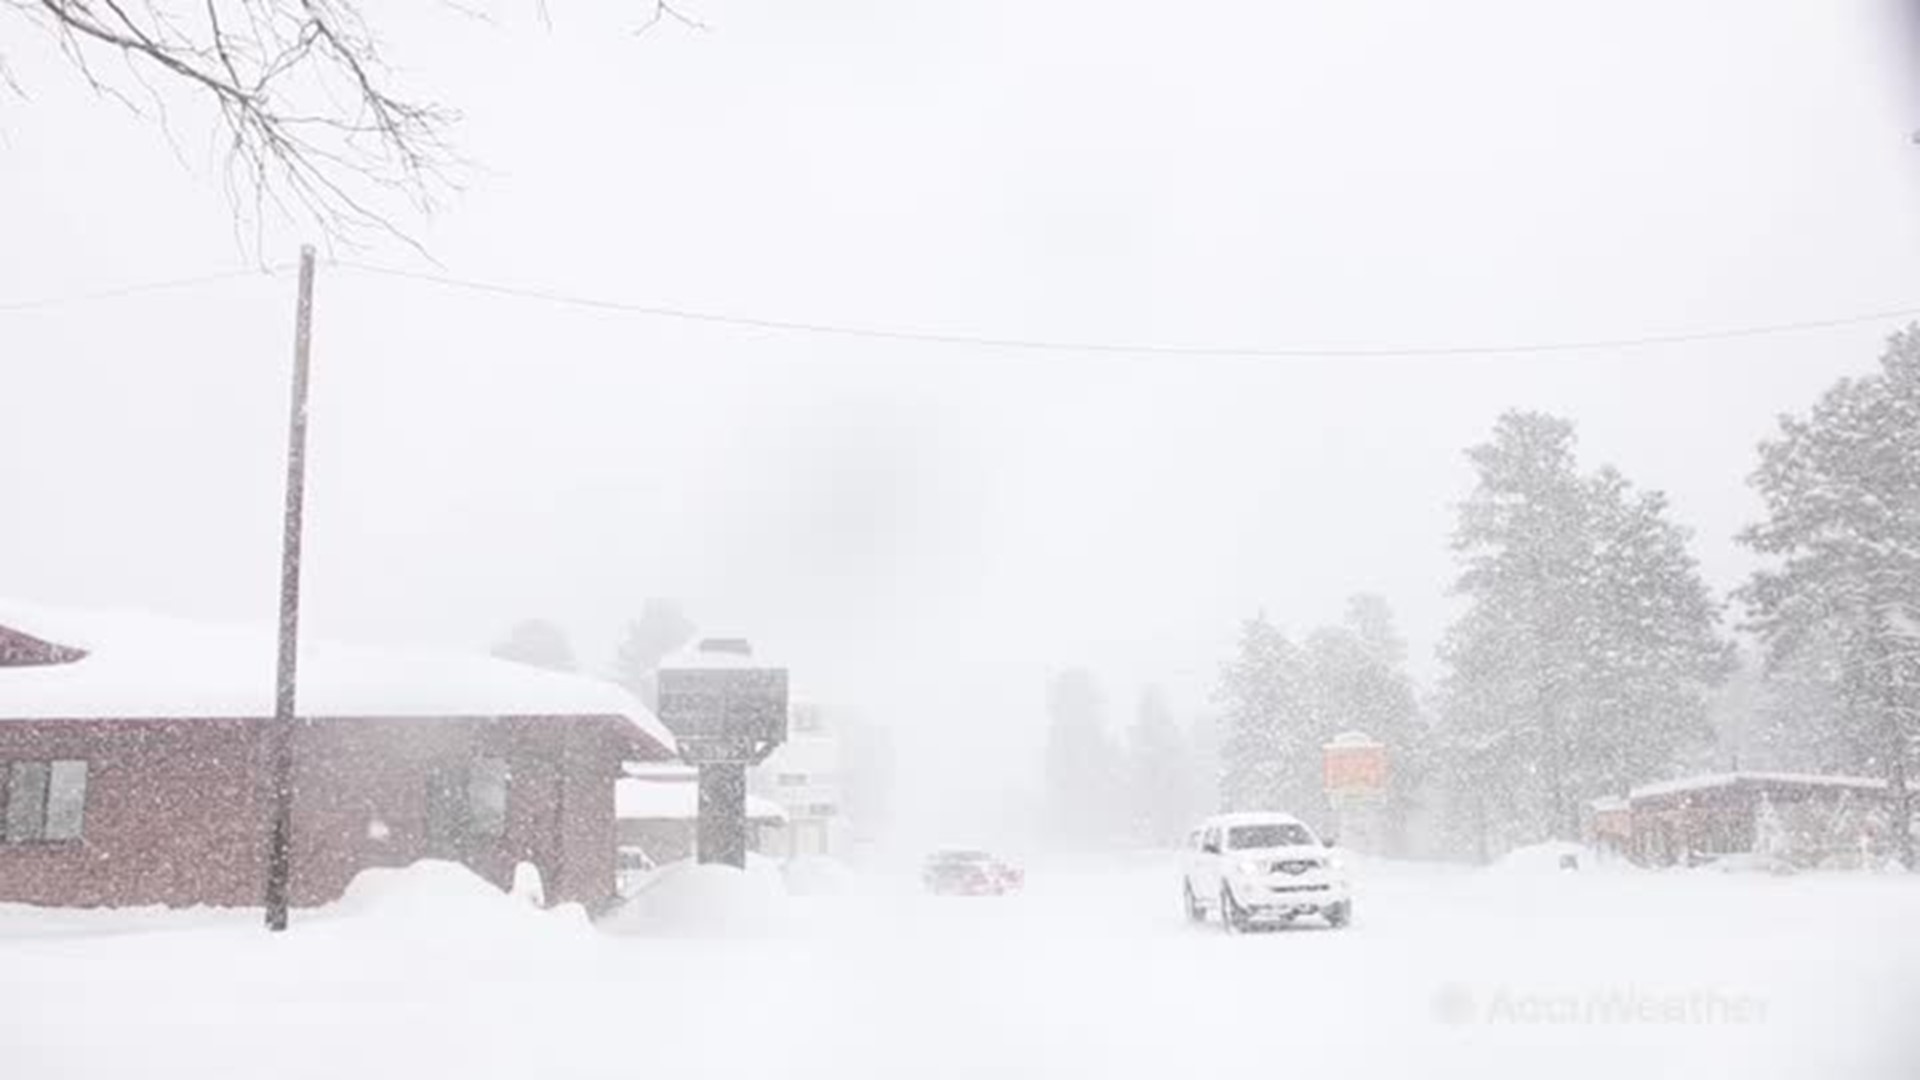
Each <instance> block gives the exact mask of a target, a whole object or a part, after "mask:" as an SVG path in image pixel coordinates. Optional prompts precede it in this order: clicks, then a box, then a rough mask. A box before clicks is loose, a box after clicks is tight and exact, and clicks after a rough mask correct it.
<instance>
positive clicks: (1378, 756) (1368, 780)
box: [1323, 742, 1387, 795]
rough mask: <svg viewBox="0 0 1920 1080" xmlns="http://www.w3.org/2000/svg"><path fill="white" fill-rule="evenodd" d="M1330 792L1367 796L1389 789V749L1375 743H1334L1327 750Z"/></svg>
mask: <svg viewBox="0 0 1920 1080" xmlns="http://www.w3.org/2000/svg"><path fill="white" fill-rule="evenodd" d="M1324 753H1325V755H1326V756H1325V771H1324V774H1323V778H1324V782H1325V784H1326V788H1327V792H1328V793H1329V794H1333V795H1368V794H1373V793H1376V792H1380V791H1384V790H1386V787H1387V748H1386V747H1384V746H1382V745H1380V744H1379V743H1376V742H1365V743H1363V742H1349V743H1341V742H1335V743H1332V744H1330V745H1328V746H1326V747H1325V748H1324Z"/></svg>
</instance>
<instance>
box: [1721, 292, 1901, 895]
mask: <svg viewBox="0 0 1920 1080" xmlns="http://www.w3.org/2000/svg"><path fill="white" fill-rule="evenodd" d="M1751 482H1752V484H1753V486H1754V487H1755V488H1757V489H1758V490H1759V492H1760V495H1761V498H1762V499H1763V500H1765V503H1766V507H1767V515H1766V518H1765V519H1764V520H1762V521H1761V522H1759V523H1758V524H1755V525H1753V526H1751V527H1749V528H1748V529H1746V530H1745V531H1744V532H1742V533H1741V534H1740V539H1741V541H1742V542H1743V543H1745V544H1746V545H1747V546H1749V547H1751V548H1753V549H1754V550H1755V551H1757V552H1759V553H1760V554H1761V555H1764V556H1768V557H1769V558H1770V559H1771V560H1772V565H1770V566H1768V567H1766V568H1763V569H1761V570H1759V571H1757V572H1756V573H1755V574H1754V576H1753V578H1752V580H1751V581H1749V582H1748V584H1747V585H1746V586H1745V587H1744V588H1743V589H1742V590H1741V591H1740V598H1741V599H1742V600H1743V601H1744V602H1745V603H1746V605H1747V609H1748V612H1749V614H1750V616H1751V619H1752V625H1753V628H1754V629H1755V630H1757V631H1758V632H1759V633H1760V635H1761V637H1762V639H1763V640H1764V641H1765V642H1766V644H1767V649H1768V655H1769V659H1770V660H1771V661H1772V662H1773V664H1774V665H1775V666H1776V667H1778V666H1779V665H1781V664H1784V663H1786V662H1789V661H1791V660H1792V659H1793V658H1795V657H1797V656H1801V655H1803V654H1804V653H1805V652H1806V651H1807V650H1808V649H1809V648H1810V647H1811V646H1812V644H1813V643H1814V642H1816V641H1820V642H1824V643H1825V646H1826V647H1827V648H1829V649H1830V650H1831V660H1832V671H1831V675H1832V685H1833V687H1834V689H1835V691H1836V692H1837V693H1838V694H1839V696H1840V697H1841V699H1842V701H1843V702H1844V705H1843V708H1842V709H1840V710H1839V711H1838V715H1840V716H1841V717H1844V718H1846V723H1847V724H1848V725H1849V726H1850V727H1851V726H1852V725H1856V724H1857V725H1860V726H1861V727H1864V729H1865V731H1866V732H1868V733H1870V734H1869V740H1870V742H1869V745H1871V746H1872V748H1873V749H1872V752H1871V754H1870V755H1869V756H1868V760H1867V761H1866V762H1864V764H1867V765H1868V766H1869V767H1871V768H1872V770H1873V771H1874V772H1876V773H1878V774H1879V775H1882V776H1885V777H1886V778H1887V781H1888V785H1889V788H1890V790H1891V794H1892V801H1893V804H1894V813H1893V815H1892V821H1891V829H1892V834H1893V836H1892V839H1893V843H1894V845H1895V848H1896V851H1897V854H1898V856H1899V858H1900V860H1901V862H1902V863H1903V864H1904V865H1906V866H1908V867H1909V868H1911V867H1912V866H1913V865H1914V858H1913V841H1912V835H1911V831H1912V824H1911V823H1912V816H1911V807H1910V805H1909V800H1908V794H1907V787H1908V774H1909V771H1910V769H1911V767H1912V756H1913V744H1914V732H1915V728H1916V726H1920V720H1916V712H1920V633H1917V632H1916V624H1920V327H1912V326H1910V327H1909V328H1907V329H1906V330H1904V331H1902V332H1901V333H1898V334H1896V335H1894V336H1893V338H1891V339H1890V340H1889V342H1888V346H1887V349H1886V351H1885V353H1884V354H1883V355H1882V357H1881V360H1880V370H1879V371H1878V372H1876V373H1874V374H1871V375H1867V376H1864V377H1860V378H1851V379H1843V380H1841V381H1840V382H1839V383H1838V384H1837V385H1835V386H1834V387H1833V388H1831V389H1830V390H1828V391H1827V392H1826V394H1824V395H1823V396H1822V397H1821V398H1820V400H1819V401H1818V402H1817V403H1816V404H1815V405H1814V407H1813V411H1812V413H1811V414H1809V415H1808V416H1805V417H1793V416H1786V417H1782V418H1781V419H1780V431H1779V434H1778V436H1777V437H1775V438H1773V439H1770V440H1768V441H1767V442H1764V443H1762V444H1761V446H1760V467H1759V469H1758V470H1756V471H1755V473H1754V474H1753V477H1752V481H1751ZM1856 730H1857V729H1856ZM1852 734H1854V732H1851V731H1844V730H1843V731H1841V732H1829V733H1828V734H1827V735H1826V736H1825V737H1823V738H1821V739H1820V740H1819V741H1821V742H1825V743H1827V744H1828V745H1833V744H1834V743H1844V742H1845V741H1847V740H1848V737H1849V736H1851V735H1852Z"/></svg>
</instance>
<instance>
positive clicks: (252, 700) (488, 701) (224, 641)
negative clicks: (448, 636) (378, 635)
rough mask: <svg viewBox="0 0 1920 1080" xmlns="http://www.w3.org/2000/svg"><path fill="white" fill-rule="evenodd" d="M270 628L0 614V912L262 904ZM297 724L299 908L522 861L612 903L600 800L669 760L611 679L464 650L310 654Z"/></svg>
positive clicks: (582, 896)
mask: <svg viewBox="0 0 1920 1080" xmlns="http://www.w3.org/2000/svg"><path fill="white" fill-rule="evenodd" d="M275 649H276V646H275V635H274V631H273V628H272V627H258V628H245V627H240V628H226V627H213V626H205V625H200V624H195V623H189V622H183V621H179V620H173V619H164V618H158V617H153V616H145V615H104V614H98V613H88V614H83V613H77V612H63V611H55V610H50V609H46V608H40V607H35V606H31V605H27V604H21V603H15V602H10V601H5V600H0V808H3V809H4V813H0V901H11V902H20V903H28V904H42V905H58V906H129V905H148V904H163V905H174V906H179V905H196V904H206V905H216V906H253V905H258V904H260V903H261V902H262V896H263V894H264V889H265V873H266V852H267V831H268V820H269V810H270V803H269V799H268V783H267V773H266V767H265V766H266V755H265V747H266V738H267V734H268V730H269V726H270V722H271V718H272V715H273V700H274V658H275ZM299 690H300V693H299V709H298V715H299V716H300V719H299V721H298V722H297V727H296V730H295V733H294V760H295V767H294V778H293V780H294V789H295V794H294V804H293V875H292V882H291V890H292V900H293V902H294V903H295V904H296V905H302V906H306V905H315V904H321V903H325V902H328V901H330V900H333V899H335V898H337V897H339V896H340V895H341V894H342V892H343V891H344V890H345V888H346V886H347V883H348V882H349V881H350V880H352V878H353V877H354V875H355V874H357V873H359V872H360V871H361V870H363V869H365V868H368V867H376V866H387V867H390V866H404V865H406V864H408V863H411V862H414V861H416V860H419V859H425V858H440V859H449V860H455V861H458V862H462V863H464V864H466V865H467V866H469V867H472V868H473V869H474V870H475V871H476V872H477V873H479V874H480V875H481V876H483V877H485V878H487V879H488V880H490V881H492V882H494V883H495V884H497V885H499V886H501V887H502V888H506V887H508V886H509V885H510V884H511V882H512V877H513V873H514V869H515V867H516V866H518V865H519V864H520V863H523V862H526V863H531V864H533V865H534V866H536V867H538V868H539V870H540V871H541V874H542V877H543V879H544V882H545V895H546V898H547V899H548V900H549V901H551V902H564V901H578V902H581V903H584V904H586V905H588V906H590V907H598V906H601V905H604V904H606V903H609V902H611V901H612V899H613V898H614V887H615V866H614V852H615V825H614V785H615V781H616V779H617V778H618V777H619V775H620V773H621V769H622V767H623V764H624V763H627V762H635V761H658V760H665V759H668V758H670V757H671V756H672V746H673V742H672V739H671V737H670V736H668V735H667V733H666V731H665V729H664V728H662V727H661V726H660V725H659V723H658V722H657V721H656V720H655V719H654V718H653V716H652V715H651V714H650V713H648V712H647V710H646V709H645V708H644V707H643V706H641V705H640V704H639V703H638V702H637V701H636V700H635V699H634V698H633V697H632V696H631V695H629V694H627V693H626V692H625V691H623V690H621V689H619V688H618V687H615V686H613V685H612V684H609V683H602V682H599V681H596V680H592V679H586V678H581V677H578V676H572V675H565V674H560V673H556V672H551V671H543V670H538V669H535V668H530V667H525V666H523V665H520V664H514V663H508V662H505V661H499V660H493V659H489V658H486V657H479V656H461V655H448V654H438V653H429V652H415V651H387V650H373V649H365V648H356V647H350V646H343V645H336V644H330V643H326V642H320V641H315V642H310V643H307V644H303V646H302V649H301V655H300V681H299Z"/></svg>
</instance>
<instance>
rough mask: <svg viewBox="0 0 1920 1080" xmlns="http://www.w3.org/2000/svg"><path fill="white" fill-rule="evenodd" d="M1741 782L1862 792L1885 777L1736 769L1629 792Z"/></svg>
mask: <svg viewBox="0 0 1920 1080" xmlns="http://www.w3.org/2000/svg"><path fill="white" fill-rule="evenodd" d="M1740 783H1754V784H1778V785H1784V786H1798V787H1837V788H1853V789H1856V790H1861V791H1880V790H1885V788H1886V786H1887V782H1886V781H1885V780H1875V779H1873V778H1872V777H1866V776H1826V775H1822V774H1820V773H1776V772H1737V773H1711V774H1708V775H1705V776H1688V777H1683V778H1681V779H1678V780H1663V781H1661V782H1659V783H1657V784H1643V785H1641V786H1639V787H1637V788H1634V789H1633V790H1632V791H1631V792H1629V795H1630V796H1631V797H1632V798H1635V799H1650V798H1655V797H1657V796H1661V795H1678V794H1681V793H1683V792H1691V791H1709V790H1712V789H1714V788H1724V787H1732V786H1734V785H1735V784H1740Z"/></svg>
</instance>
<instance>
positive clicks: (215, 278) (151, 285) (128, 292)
mask: <svg viewBox="0 0 1920 1080" xmlns="http://www.w3.org/2000/svg"><path fill="white" fill-rule="evenodd" d="M285 269H287V267H284V266H261V267H253V268H251V269H246V270H227V271H223V272H220V273H215V274H201V275H198V276H196V277H184V278H172V279H169V280H166V281H148V282H141V283H138V284H133V285H121V286H117V287H115V288H111V289H99V290H96V291H93V292H83V293H69V294H66V295H61V296H43V297H33V298H29V299H23V300H0V311H39V310H42V309H45V308H55V307H69V306H72V305H76V304H88V303H93V302H96V301H101V300H116V299H119V298H121V297H127V296H140V295H144V294H147V293H157V292H171V291H175V290H181V289H192V288H198V287H200V286H203V285H214V284H218V283H220V282H223V281H233V280H236V279H239V278H251V277H271V276H273V275H274V274H276V273H279V272H280V271H283V270H285Z"/></svg>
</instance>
